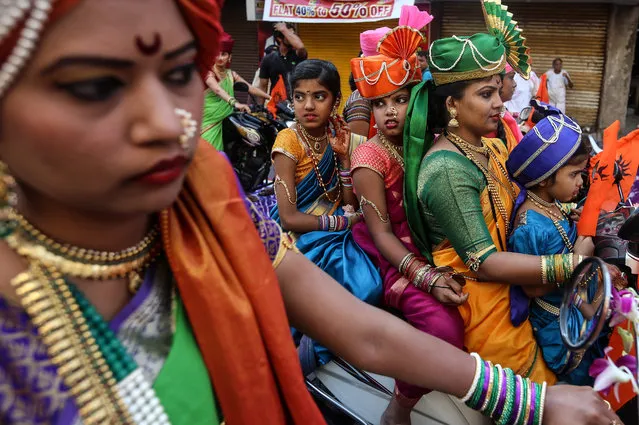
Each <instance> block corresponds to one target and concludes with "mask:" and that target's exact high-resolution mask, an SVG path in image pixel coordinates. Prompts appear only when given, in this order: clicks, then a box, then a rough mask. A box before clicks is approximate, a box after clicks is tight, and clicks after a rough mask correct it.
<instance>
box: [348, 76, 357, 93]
mask: <svg viewBox="0 0 639 425" xmlns="http://www.w3.org/2000/svg"><path fill="white" fill-rule="evenodd" d="M348 85H349V86H350V88H351V91H355V90H357V85H356V84H355V77H353V73H352V72H351V75H349V76H348Z"/></svg>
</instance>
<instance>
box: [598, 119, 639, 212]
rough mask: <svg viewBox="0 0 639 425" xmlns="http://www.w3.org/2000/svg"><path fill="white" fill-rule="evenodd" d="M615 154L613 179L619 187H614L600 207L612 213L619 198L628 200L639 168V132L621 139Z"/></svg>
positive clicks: (636, 131)
mask: <svg viewBox="0 0 639 425" xmlns="http://www.w3.org/2000/svg"><path fill="white" fill-rule="evenodd" d="M616 152H617V153H616V158H615V173H614V177H615V183H619V185H617V184H615V185H614V187H613V190H611V191H610V193H609V196H608V198H607V199H606V200H605V201H604V203H603V205H602V206H601V208H602V209H603V210H606V211H614V210H615V209H616V208H617V205H618V204H619V202H620V201H621V197H623V200H624V201H625V200H627V199H628V195H629V194H630V189H632V184H633V183H634V181H635V177H636V176H637V169H638V168H639V130H635V131H633V132H632V133H630V134H628V135H626V136H625V137H622V138H621V139H620V140H619V141H618V142H617V149H616Z"/></svg>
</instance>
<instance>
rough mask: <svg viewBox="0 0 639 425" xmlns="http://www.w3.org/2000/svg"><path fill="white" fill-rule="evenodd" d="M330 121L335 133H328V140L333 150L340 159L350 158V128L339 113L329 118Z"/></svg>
mask: <svg viewBox="0 0 639 425" xmlns="http://www.w3.org/2000/svg"><path fill="white" fill-rule="evenodd" d="M330 123H331V124H332V125H333V130H334V131H335V135H334V136H333V135H332V134H329V136H328V141H329V142H330V144H331V147H332V148H333V151H334V152H335V153H336V154H337V155H338V156H339V157H340V159H342V160H347V159H350V146H351V129H350V128H349V127H348V124H346V121H344V118H342V117H340V116H339V115H338V116H336V117H334V118H331V119H330Z"/></svg>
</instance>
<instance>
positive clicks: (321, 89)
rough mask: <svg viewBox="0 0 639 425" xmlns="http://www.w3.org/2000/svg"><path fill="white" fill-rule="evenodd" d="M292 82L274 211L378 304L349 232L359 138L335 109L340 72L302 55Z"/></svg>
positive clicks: (303, 245) (373, 274)
mask: <svg viewBox="0 0 639 425" xmlns="http://www.w3.org/2000/svg"><path fill="white" fill-rule="evenodd" d="M291 87H292V88H293V105H294V108H295V117H296V123H295V125H294V126H293V128H292V129H287V130H284V131H281V132H280V133H279V134H278V136H277V139H276V141H275V144H274V146H273V152H272V157H273V164H274V166H275V173H276V177H275V194H276V196H277V205H276V206H275V207H274V208H273V210H272V212H271V216H272V217H273V218H274V219H275V220H276V221H277V222H278V223H280V224H281V226H282V228H283V229H284V230H286V231H288V232H289V233H290V234H291V235H292V237H293V238H294V239H295V241H296V246H297V248H298V249H299V250H300V251H301V252H302V253H303V254H304V255H305V256H306V257H307V258H308V259H310V260H311V261H313V262H314V263H315V264H317V265H318V266H319V267H321V268H322V269H323V270H324V271H325V272H327V273H328V274H329V275H331V276H332V277H333V278H334V279H335V280H337V281H338V282H339V283H341V284H342V285H343V286H344V287H345V288H346V289H348V290H349V291H350V292H351V293H353V294H354V295H355V296H357V297H358V298H360V299H362V300H364V301H366V302H368V303H373V304H375V303H378V302H379V300H380V298H381V291H382V288H381V279H380V276H379V272H378V271H377V269H376V268H375V266H374V265H373V263H372V262H371V260H370V259H369V258H368V256H367V255H366V253H365V252H364V251H362V249H361V248H360V247H359V246H357V244H356V243H355V241H354V240H353V236H352V234H351V227H352V226H353V225H354V224H355V223H357V222H358V221H360V220H361V215H360V214H357V213H355V211H356V210H358V209H359V204H358V202H357V199H356V198H355V195H354V194H353V181H352V178H351V159H350V154H351V151H352V149H354V148H355V146H356V145H357V144H359V143H361V142H362V141H363V137H361V136H358V135H355V134H352V133H351V132H350V130H349V128H348V126H347V125H346V123H345V122H344V121H343V119H342V118H341V117H339V116H338V115H337V109H338V107H339V99H340V97H341V94H340V78H339V73H338V72H337V69H336V68H335V66H334V65H333V64H332V63H330V62H327V61H322V60H316V59H313V60H306V61H304V62H302V63H300V64H299V65H298V66H297V67H296V68H295V70H294V71H293V73H292V75H291ZM315 351H316V354H317V355H318V356H319V358H320V361H322V362H325V361H327V360H328V359H330V355H329V354H328V352H327V351H326V349H324V348H322V347H319V346H316V348H315Z"/></svg>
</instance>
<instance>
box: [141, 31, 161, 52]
mask: <svg viewBox="0 0 639 425" xmlns="http://www.w3.org/2000/svg"><path fill="white" fill-rule="evenodd" d="M135 47H137V48H138V50H139V51H140V53H142V54H143V55H144V56H152V55H154V54H156V53H157V52H159V51H160V48H161V47H162V38H161V37H160V34H158V33H157V32H156V33H153V41H152V42H151V43H150V44H147V43H145V42H144V40H143V39H142V37H141V36H139V35H136V36H135Z"/></svg>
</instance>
